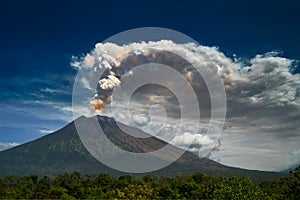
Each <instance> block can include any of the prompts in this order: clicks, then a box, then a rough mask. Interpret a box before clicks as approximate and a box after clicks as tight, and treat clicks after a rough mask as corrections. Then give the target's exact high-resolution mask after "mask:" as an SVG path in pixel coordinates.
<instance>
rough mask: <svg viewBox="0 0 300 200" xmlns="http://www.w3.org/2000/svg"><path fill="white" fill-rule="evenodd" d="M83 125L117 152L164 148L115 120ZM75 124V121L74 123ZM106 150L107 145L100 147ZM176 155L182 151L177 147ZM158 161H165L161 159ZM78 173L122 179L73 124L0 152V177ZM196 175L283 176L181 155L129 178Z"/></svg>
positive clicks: (184, 154) (100, 117)
mask: <svg viewBox="0 0 300 200" xmlns="http://www.w3.org/2000/svg"><path fill="white" fill-rule="evenodd" d="M77 120H83V121H84V122H85V123H86V127H85V128H86V130H87V131H89V129H90V128H91V126H89V125H90V123H92V120H94V121H95V120H97V121H98V122H99V123H100V124H101V127H102V129H103V130H105V131H104V132H105V134H106V135H107V137H108V138H109V139H110V140H111V141H112V142H113V143H115V144H117V145H118V146H119V147H120V148H122V149H124V150H126V151H131V152H139V153H142V152H152V151H155V150H156V149H160V148H161V147H164V146H165V145H167V143H166V142H164V141H162V140H160V139H157V138H155V137H150V138H138V137H133V136H129V135H128V134H126V133H124V132H123V131H122V130H121V129H120V128H119V127H118V126H117V125H116V122H115V120H114V119H112V118H108V117H104V116H97V119H96V118H86V117H80V118H78V119H77ZM77 120H76V121H77ZM119 125H120V126H122V127H121V128H122V129H123V130H126V132H128V131H130V132H131V133H132V134H133V135H135V136H145V135H147V134H146V133H144V132H142V131H141V130H139V129H136V128H132V127H129V126H126V125H124V124H121V123H119ZM101 145H103V146H105V145H107V144H104V143H103V144H102V143H101ZM172 148H174V150H175V151H181V150H180V149H178V148H176V147H172ZM158 156H161V157H159V159H166V160H167V159H168V158H167V157H164V156H163V155H158ZM73 171H78V172H80V173H82V174H99V173H106V174H110V175H113V176H119V175H124V174H126V173H124V172H120V171H117V170H114V169H111V168H110V167H107V166H106V165H104V164H102V163H101V162H99V161H98V160H97V159H95V158H94V157H93V156H92V155H91V153H90V152H89V151H88V150H87V149H86V148H85V147H84V145H83V143H82V141H81V140H80V137H79V135H78V133H77V130H76V127H75V124H74V122H71V123H70V124H68V125H67V126H65V127H64V128H62V129H60V130H58V131H56V132H54V133H51V134H49V135H46V136H44V137H42V138H39V139H37V140H35V141H32V142H29V143H26V144H23V145H20V146H17V147H14V148H11V149H8V150H5V151H2V152H0V176H2V177H3V176H8V175H15V176H24V175H31V174H36V175H39V176H43V175H56V174H62V173H64V172H73ZM196 172H201V173H209V174H214V175H220V176H229V175H230V174H236V175H237V176H247V177H250V178H252V179H253V180H254V181H262V180H274V179H277V178H279V177H281V176H283V175H284V174H282V173H277V172H263V171H256V170H245V169H240V168H233V167H228V166H224V165H221V164H219V163H217V162H214V161H212V160H209V159H206V158H202V159H200V158H199V157H198V156H196V155H194V154H193V153H190V152H184V153H183V155H182V156H181V157H180V158H179V159H178V160H176V161H175V162H174V163H172V164H171V165H169V166H167V167H165V168H163V169H161V170H158V171H154V172H151V173H144V174H131V175H134V176H144V175H146V174H151V175H159V176H171V177H174V176H177V175H181V174H193V173H196Z"/></svg>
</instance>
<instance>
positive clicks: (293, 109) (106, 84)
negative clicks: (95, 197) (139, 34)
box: [73, 40, 300, 170]
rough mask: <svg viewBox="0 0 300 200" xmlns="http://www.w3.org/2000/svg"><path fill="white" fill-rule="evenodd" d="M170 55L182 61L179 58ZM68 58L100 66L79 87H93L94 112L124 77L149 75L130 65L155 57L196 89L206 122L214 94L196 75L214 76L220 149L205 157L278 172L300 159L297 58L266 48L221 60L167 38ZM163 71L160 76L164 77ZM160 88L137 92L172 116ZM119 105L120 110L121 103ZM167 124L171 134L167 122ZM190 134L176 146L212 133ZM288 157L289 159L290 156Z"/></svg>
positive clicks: (173, 106) (174, 108)
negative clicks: (220, 100) (223, 106)
mask: <svg viewBox="0 0 300 200" xmlns="http://www.w3.org/2000/svg"><path fill="white" fill-rule="evenodd" d="M170 52H172V53H170ZM174 54H176V55H179V56H181V57H183V58H186V59H187V60H185V61H183V60H180V58H178V56H177V57H176V56H174ZM73 60H74V62H73V66H74V67H76V68H85V69H87V70H90V71H92V72H94V73H97V72H99V71H104V73H101V74H102V75H101V77H99V78H98V84H97V85H96V86H94V89H91V88H93V84H90V83H88V82H87V81H89V78H87V79H85V80H82V85H83V87H85V88H87V89H88V90H90V91H92V92H95V95H94V97H90V98H94V99H93V100H92V101H91V107H92V109H94V110H98V111H102V112H103V111H104V107H105V106H106V105H107V104H110V103H111V101H113V99H112V91H113V90H114V88H116V87H119V86H120V85H122V82H121V81H122V80H123V79H122V80H121V79H120V78H121V77H124V76H127V75H128V76H132V78H133V79H134V78H141V79H142V78H143V76H147V74H146V73H145V74H139V76H135V74H134V70H133V69H134V67H136V66H139V65H142V64H146V63H151V62H154V63H161V64H165V65H168V66H172V68H174V69H175V70H177V71H178V72H180V73H181V74H182V75H183V76H184V77H185V78H186V80H187V81H188V82H189V83H190V85H191V86H192V87H193V89H194V91H195V92H196V94H197V97H198V100H199V107H200V110H201V117H203V118H207V119H209V118H210V117H211V115H210V112H209V110H210V106H211V102H210V97H212V96H214V97H217V96H218V94H217V92H216V93H214V92H211V91H210V92H211V93H208V90H207V87H206V83H205V82H204V81H203V78H201V77H204V78H208V79H209V80H208V81H211V82H214V81H215V79H216V78H217V76H218V75H219V76H220V77H221V78H222V80H223V83H224V86H225V91H226V96H227V119H226V129H225V130H224V137H223V138H221V144H222V148H220V149H219V151H216V152H213V153H212V155H211V158H212V159H215V160H217V161H220V162H221V163H225V164H227V165H234V166H237V165H238V166H239V167H244V168H250V169H262V170H283V169H285V168H288V167H289V166H291V165H295V164H297V163H300V157H298V158H296V157H295V155H296V154H297V155H298V152H299V147H298V144H299V143H300V127H299V125H298V121H299V118H300V98H299V97H300V75H299V74H293V73H291V71H292V70H293V68H295V67H296V64H297V61H295V60H292V59H288V58H284V57H282V56H280V54H279V53H277V52H270V53H266V54H263V55H257V56H255V57H254V58H252V59H250V60H247V61H245V59H243V58H237V57H236V56H233V58H230V57H227V56H225V54H224V53H222V52H221V51H220V50H219V49H218V48H217V47H207V46H201V45H197V44H194V43H187V44H176V43H174V42H172V41H168V40H161V41H156V42H139V43H129V44H125V45H117V44H113V43H99V44H97V45H96V46H95V49H94V50H92V51H91V52H90V53H89V54H87V55H86V56H85V57H83V58H79V59H78V58H74V59H73ZM193 66H197V67H199V68H201V69H202V70H203V71H202V72H203V73H202V74H201V75H199V74H198V73H197V71H196V70H195V69H194V68H193ZM211 74H215V75H216V76H211ZM208 75H210V76H209V77H206V76H208ZM161 76H162V77H163V76H164V77H165V78H166V75H165V74H162V75H161ZM124 80H126V79H124ZM174 84H176V83H174ZM178 87H181V86H179V85H178ZM125 91H126V90H125ZM161 91H163V90H160V93H155V94H153V95H149V94H139V95H137V96H138V97H139V98H140V99H143V100H145V99H147V100H148V102H149V104H150V103H158V104H163V105H164V106H165V107H166V109H167V111H168V114H170V116H173V117H175V118H176V117H178V115H177V113H178V108H179V107H178V105H177V103H178V102H177V101H175V100H174V98H173V97H169V96H167V97H166V95H165V96H164V95H163V94H166V92H164V91H163V92H161ZM184 91H185V90H184V88H183V89H182V92H184ZM119 106H120V113H122V106H121V105H119ZM143 106H144V107H145V105H143ZM147 109H148V107H147ZM191 112H192V111H191ZM119 116H123V115H121V114H119ZM136 117H137V118H135V120H138V121H139V120H141V121H143V123H144V119H146V118H141V117H140V118H138V116H136ZM128 119H130V117H124V120H128ZM120 120H122V118H121V117H120ZM143 123H142V124H143ZM145 123H146V122H145ZM147 123H148V122H147ZM191 126H192V125H191ZM169 128H170V132H171V131H172V130H171V129H172V127H171V126H170V127H169ZM165 129H167V125H166V126H165ZM188 133H189V132H186V133H185V134H184V132H183V134H182V135H181V136H178V138H177V139H176V140H174V143H175V142H176V143H177V144H178V145H184V144H185V143H188V142H189V141H190V140H191V139H190V138H192V137H195V138H196V139H195V140H194V139H193V144H192V145H191V149H193V150H195V148H198V146H201V145H200V144H202V145H205V144H208V143H209V142H210V139H211V138H210V137H208V136H206V135H205V132H204V133H203V132H201V134H200V135H197V136H191V135H189V134H188ZM185 141H186V142H185ZM218 142H219V140H218ZM216 146H219V143H218V144H216ZM266 152H268V153H266ZM291 157H293V159H289V158H291ZM247 159H248V160H249V161H247ZM255 159H256V161H255ZM283 163H284V164H283ZM268 166H272V168H271V167H268Z"/></svg>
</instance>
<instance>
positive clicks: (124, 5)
mask: <svg viewBox="0 0 300 200" xmlns="http://www.w3.org/2000/svg"><path fill="white" fill-rule="evenodd" d="M299 6H300V3H299V1H296V0H295V1H292V0H287V1H268V0H266V1H182V2H178V3H177V2H176V3H175V2H174V1H146V2H142V1H130V2H128V1H119V2H113V3H112V2H111V1H89V0H86V1H48V0H46V1H30V0H29V1H15V0H12V1H1V2H0V27H1V31H0V59H1V62H0V67H1V73H0V91H1V93H0V142H2V143H13V142H17V143H24V142H28V141H31V140H33V139H36V138H39V137H41V136H43V135H45V134H47V133H49V132H51V131H53V130H57V129H59V128H61V127H63V126H64V125H66V124H67V123H69V122H70V121H71V120H72V114H71V112H70V106H71V102H72V96H71V95H72V87H73V82H74V78H75V76H76V72H77V71H76V70H75V69H74V68H73V67H71V66H70V62H71V57H72V55H79V56H80V55H83V54H84V53H87V52H89V51H90V50H92V49H93V48H94V45H95V44H96V43H97V42H101V41H103V40H105V39H106V38H108V37H110V36H112V35H114V34H117V33H119V32H122V31H125V30H128V29H132V28H138V27H150V26H154V27H164V28H170V29H174V30H177V31H179V32H182V33H184V34H186V35H188V36H190V37H192V38H193V39H194V40H196V41H198V42H199V43H200V44H202V45H207V46H218V47H219V49H220V50H221V51H222V52H223V53H224V54H225V55H227V56H229V57H232V55H233V54H236V55H238V56H239V57H243V58H245V59H247V58H248V59H250V58H253V57H254V56H255V55H257V54H264V53H266V52H270V51H279V52H281V55H282V56H284V57H286V58H291V59H295V60H300V47H299V44H300V37H299V35H300V26H299V21H300V13H299ZM299 71H300V70H299V68H297V69H295V71H294V73H297V72H299Z"/></svg>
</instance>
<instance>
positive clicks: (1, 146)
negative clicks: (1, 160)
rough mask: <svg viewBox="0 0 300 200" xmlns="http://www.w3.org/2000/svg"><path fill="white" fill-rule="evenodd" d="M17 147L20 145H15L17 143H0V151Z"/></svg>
mask: <svg viewBox="0 0 300 200" xmlns="http://www.w3.org/2000/svg"><path fill="white" fill-rule="evenodd" d="M18 145H20V143H17V142H8V143H3V142H0V151H3V150H6V149H9V148H12V147H15V146H18Z"/></svg>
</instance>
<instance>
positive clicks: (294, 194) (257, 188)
mask: <svg viewBox="0 0 300 200" xmlns="http://www.w3.org/2000/svg"><path fill="white" fill-rule="evenodd" d="M0 198H1V199H112V198H113V199H300V166H299V167H297V168H296V169H295V170H293V171H290V174H289V176H287V177H282V178H280V179H279V180H277V181H265V182H261V183H253V182H252V180H251V179H250V178H245V177H241V178H238V177H237V176H235V175H231V176H229V177H228V178H224V177H219V176H215V175H207V174H202V173H196V174H194V175H181V176H177V177H175V178H168V177H160V178H158V177H156V176H150V175H147V176H144V177H143V178H135V177H133V176H129V175H125V176H120V177H119V178H114V177H112V176H110V175H107V174H100V175H98V176H90V175H85V176H83V175H81V174H80V173H78V172H74V173H65V174H63V175H57V176H51V177H48V176H44V177H42V178H38V176H36V175H32V176H25V177H22V178H17V177H15V176H7V177H4V178H2V179H0Z"/></svg>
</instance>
